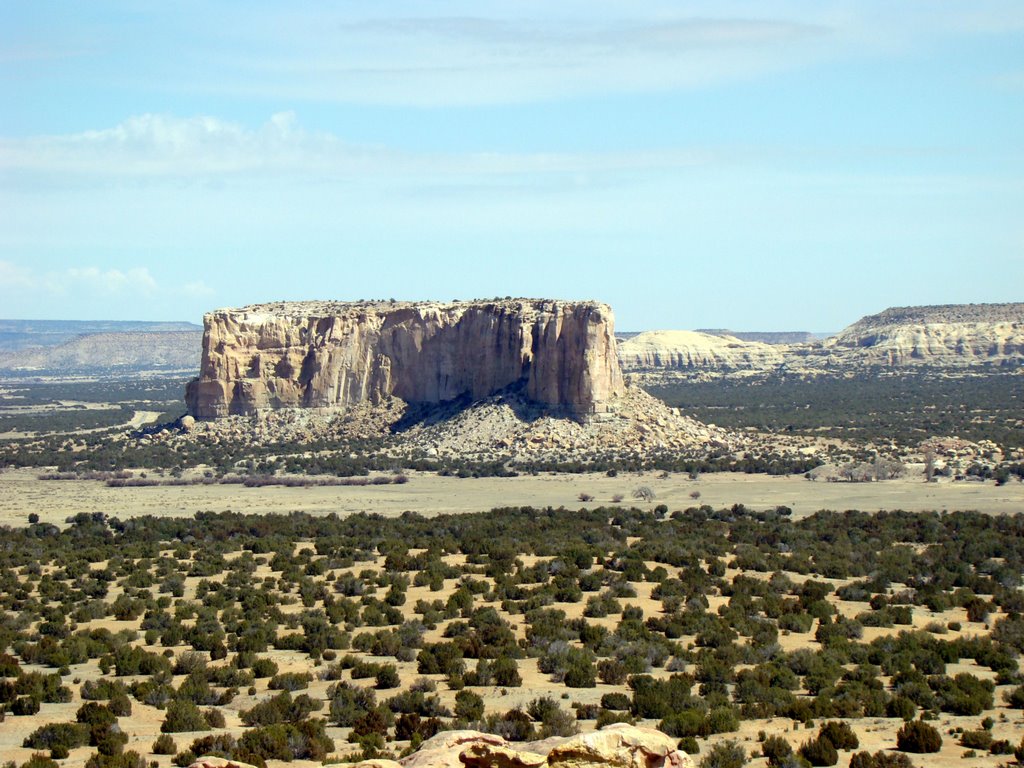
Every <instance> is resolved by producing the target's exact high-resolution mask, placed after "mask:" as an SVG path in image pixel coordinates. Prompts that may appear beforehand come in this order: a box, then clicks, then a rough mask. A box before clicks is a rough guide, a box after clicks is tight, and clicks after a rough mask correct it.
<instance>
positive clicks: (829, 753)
mask: <svg viewBox="0 0 1024 768" xmlns="http://www.w3.org/2000/svg"><path fill="white" fill-rule="evenodd" d="M799 753H800V757H802V758H803V759H804V760H806V761H807V762H808V763H810V764H811V765H813V766H824V765H835V764H836V763H838V762H839V753H838V752H837V751H836V748H835V745H833V744H832V742H831V741H829V740H828V739H826V738H823V737H821V736H819V737H818V738H816V739H814V740H812V741H808V742H805V743H804V744H803V745H802V746H801V747H800V750H799Z"/></svg>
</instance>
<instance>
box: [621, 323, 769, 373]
mask: <svg viewBox="0 0 1024 768" xmlns="http://www.w3.org/2000/svg"><path fill="white" fill-rule="evenodd" d="M619 358H620V359H621V360H622V367H623V370H625V371H627V372H644V371H698V370H716V371H737V370H767V369H770V368H774V367H777V366H779V365H781V364H782V361H783V355H782V351H780V350H779V348H778V347H777V346H775V345H771V344H765V343H762V342H756V341H741V340H740V339H737V338H735V337H733V336H723V335H712V334H710V333H701V332H700V331H647V332H646V333H640V334H637V335H636V336H634V337H632V338H631V339H628V340H627V341H624V342H622V344H620V345H619Z"/></svg>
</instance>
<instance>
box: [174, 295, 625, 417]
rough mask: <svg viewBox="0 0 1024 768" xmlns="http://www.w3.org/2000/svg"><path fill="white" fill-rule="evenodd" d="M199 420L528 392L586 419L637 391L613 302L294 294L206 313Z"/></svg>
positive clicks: (189, 394) (196, 388)
mask: <svg viewBox="0 0 1024 768" xmlns="http://www.w3.org/2000/svg"><path fill="white" fill-rule="evenodd" d="M203 321H204V331H203V342H202V362H201V365H200V374H199V377H198V378H196V379H194V380H193V381H192V382H190V383H189V385H188V388H187V391H186V398H185V399H186V402H187V404H188V409H189V412H190V413H191V414H192V415H193V416H195V417H196V418H199V419H213V418H218V417H222V416H228V415H250V414H255V413H258V412H260V411H264V410H268V409H279V408H289V407H301V408H339V407H342V408H343V407H346V406H353V405H357V404H359V403H363V402H378V401H381V400H383V399H385V398H389V397H392V396H393V397H396V398H399V399H401V400H403V401H405V402H407V403H413V404H440V403H446V402H450V401H455V400H458V399H460V398H468V399H470V400H479V399H481V398H485V397H488V396H490V395H494V394H496V393H499V392H501V391H503V390H508V389H510V388H512V389H518V390H520V391H521V392H522V394H523V395H524V396H525V397H526V398H527V399H528V400H529V401H531V402H534V403H537V404H539V405H542V406H545V407H548V408H550V409H553V410H557V411H564V412H565V413H566V414H567V415H571V416H574V417H586V416H589V415H590V414H598V413H606V412H608V411H610V410H612V409H613V408H614V404H615V401H616V399H617V398H619V397H620V396H621V395H622V394H623V393H624V389H625V385H624V382H623V378H622V374H621V371H620V367H619V361H618V353H617V347H616V341H615V333H614V317H613V314H612V311H611V309H610V308H609V307H608V306H607V305H605V304H601V303H598V302H594V301H577V302H572V301H553V300H547V299H506V300H493V301H466V302H449V303H441V302H354V303H345V302H290V303H289V302H282V303H274V304H259V305H253V306H248V307H242V308H239V309H220V310H217V311H214V312H210V313H208V314H207V315H206V316H205V317H204V319H203Z"/></svg>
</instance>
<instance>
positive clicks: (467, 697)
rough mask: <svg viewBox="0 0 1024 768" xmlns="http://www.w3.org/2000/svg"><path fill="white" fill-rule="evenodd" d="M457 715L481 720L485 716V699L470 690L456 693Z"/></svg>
mask: <svg viewBox="0 0 1024 768" xmlns="http://www.w3.org/2000/svg"><path fill="white" fill-rule="evenodd" d="M455 716H456V717H458V718H460V719H462V720H469V721H474V720H479V719H480V718H482V717H483V716H484V700H483V699H482V698H481V697H480V696H479V695H478V694H476V693H473V692H472V691H468V690H462V691H459V692H458V693H457V694H455Z"/></svg>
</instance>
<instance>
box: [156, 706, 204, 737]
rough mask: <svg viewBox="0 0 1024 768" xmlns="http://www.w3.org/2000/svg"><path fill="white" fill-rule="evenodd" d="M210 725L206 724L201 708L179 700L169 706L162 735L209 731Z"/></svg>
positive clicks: (161, 730)
mask: <svg viewBox="0 0 1024 768" xmlns="http://www.w3.org/2000/svg"><path fill="white" fill-rule="evenodd" d="M208 730H210V724H209V723H207V722H206V718H205V717H203V713H202V712H200V711H199V707H197V706H196V705H195V704H193V703H192V702H191V701H187V700H184V699H178V700H175V701H172V702H171V703H170V704H168V705H167V714H166V715H165V716H164V722H163V723H162V724H161V726H160V732H161V733H187V732H189V731H208Z"/></svg>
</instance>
